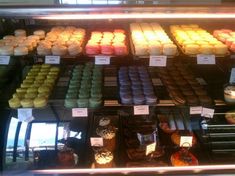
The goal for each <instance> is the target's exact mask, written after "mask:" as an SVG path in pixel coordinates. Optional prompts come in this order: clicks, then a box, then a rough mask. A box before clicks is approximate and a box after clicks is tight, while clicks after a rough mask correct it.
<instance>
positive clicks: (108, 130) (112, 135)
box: [96, 126, 116, 151]
mask: <svg viewBox="0 0 235 176" xmlns="http://www.w3.org/2000/svg"><path fill="white" fill-rule="evenodd" d="M96 134H97V135H98V136H100V137H102V138H103V142H104V147H105V148H106V149H108V150H110V151H114V150H115V148H116V129H115V128H114V127H112V126H107V127H98V128H97V129H96Z"/></svg>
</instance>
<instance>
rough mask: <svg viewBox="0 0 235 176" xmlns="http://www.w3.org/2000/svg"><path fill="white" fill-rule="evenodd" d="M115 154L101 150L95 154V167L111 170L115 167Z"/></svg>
mask: <svg viewBox="0 0 235 176" xmlns="http://www.w3.org/2000/svg"><path fill="white" fill-rule="evenodd" d="M113 158H114V157H113V154H112V152H110V151H108V150H106V149H101V150H98V151H97V152H96V153H95V167H96V168H110V167H113Z"/></svg>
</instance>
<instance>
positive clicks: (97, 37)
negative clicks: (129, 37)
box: [85, 29, 128, 56]
mask: <svg viewBox="0 0 235 176" xmlns="http://www.w3.org/2000/svg"><path fill="white" fill-rule="evenodd" d="M126 43H127V42H126V34H125V31H124V30H122V29H115V30H114V31H113V32H108V31H104V32H100V31H93V32H91V36H90V39H89V40H88V42H87V44H86V47H85V52H86V54H87V55H99V54H101V55H116V56H124V55H127V54H128V48H127V45H126Z"/></svg>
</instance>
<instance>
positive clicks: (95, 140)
mask: <svg viewBox="0 0 235 176" xmlns="http://www.w3.org/2000/svg"><path fill="white" fill-rule="evenodd" d="M90 142H91V146H94V147H103V145H104V141H103V138H101V137H91V138H90Z"/></svg>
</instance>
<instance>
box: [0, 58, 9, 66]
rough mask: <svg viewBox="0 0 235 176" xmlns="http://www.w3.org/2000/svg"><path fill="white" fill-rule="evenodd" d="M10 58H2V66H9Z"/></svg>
mask: <svg viewBox="0 0 235 176" xmlns="http://www.w3.org/2000/svg"><path fill="white" fill-rule="evenodd" d="M10 58H11V57H10V56H0V65H9V62H10Z"/></svg>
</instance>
